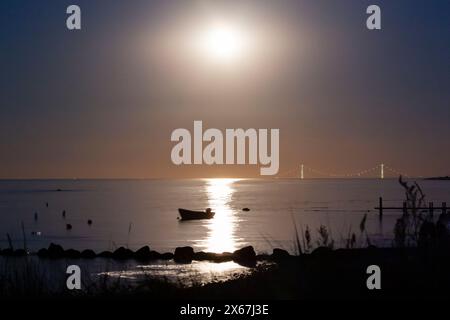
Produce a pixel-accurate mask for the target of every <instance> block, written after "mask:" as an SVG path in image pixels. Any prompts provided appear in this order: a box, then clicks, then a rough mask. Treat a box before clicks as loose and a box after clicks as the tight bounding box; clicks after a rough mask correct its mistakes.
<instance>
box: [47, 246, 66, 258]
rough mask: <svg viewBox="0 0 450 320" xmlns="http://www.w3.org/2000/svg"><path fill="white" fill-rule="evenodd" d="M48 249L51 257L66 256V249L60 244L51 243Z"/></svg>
mask: <svg viewBox="0 0 450 320" xmlns="http://www.w3.org/2000/svg"><path fill="white" fill-rule="evenodd" d="M47 251H48V257H50V258H62V257H64V249H63V247H61V246H60V245H59V244H54V243H50V245H49V246H48V250H47Z"/></svg>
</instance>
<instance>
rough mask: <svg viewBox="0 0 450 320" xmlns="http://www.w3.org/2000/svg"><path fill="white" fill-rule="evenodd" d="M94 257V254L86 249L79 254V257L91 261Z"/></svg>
mask: <svg viewBox="0 0 450 320" xmlns="http://www.w3.org/2000/svg"><path fill="white" fill-rule="evenodd" d="M96 256H97V255H96V254H95V252H94V251H92V250H90V249H86V250H83V251H82V252H81V257H82V258H85V259H93V258H95V257H96Z"/></svg>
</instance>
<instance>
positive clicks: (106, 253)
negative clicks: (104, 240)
mask: <svg viewBox="0 0 450 320" xmlns="http://www.w3.org/2000/svg"><path fill="white" fill-rule="evenodd" d="M98 256H99V257H101V258H112V257H113V253H112V252H111V251H103V252H100V253H99V254H98Z"/></svg>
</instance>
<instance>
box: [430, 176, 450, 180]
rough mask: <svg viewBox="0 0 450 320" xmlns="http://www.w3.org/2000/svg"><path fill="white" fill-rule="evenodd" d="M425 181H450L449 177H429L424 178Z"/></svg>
mask: <svg viewBox="0 0 450 320" xmlns="http://www.w3.org/2000/svg"><path fill="white" fill-rule="evenodd" d="M425 180H450V177H449V176H445V177H429V178H425Z"/></svg>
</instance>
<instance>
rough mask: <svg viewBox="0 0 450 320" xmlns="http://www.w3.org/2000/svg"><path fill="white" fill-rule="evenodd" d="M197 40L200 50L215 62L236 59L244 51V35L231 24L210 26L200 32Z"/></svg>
mask: <svg viewBox="0 0 450 320" xmlns="http://www.w3.org/2000/svg"><path fill="white" fill-rule="evenodd" d="M199 40H200V41H199V45H200V50H201V51H202V52H203V53H204V54H205V55H207V56H208V57H209V59H211V60H213V61H216V62H232V61H236V60H237V59H239V58H240V57H241V56H242V55H243V53H244V47H245V39H244V35H243V33H242V31H241V30H239V28H237V27H235V26H232V25H228V24H216V25H213V26H210V27H209V28H206V29H205V30H204V31H203V32H202V34H201V36H200V39H199Z"/></svg>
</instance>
